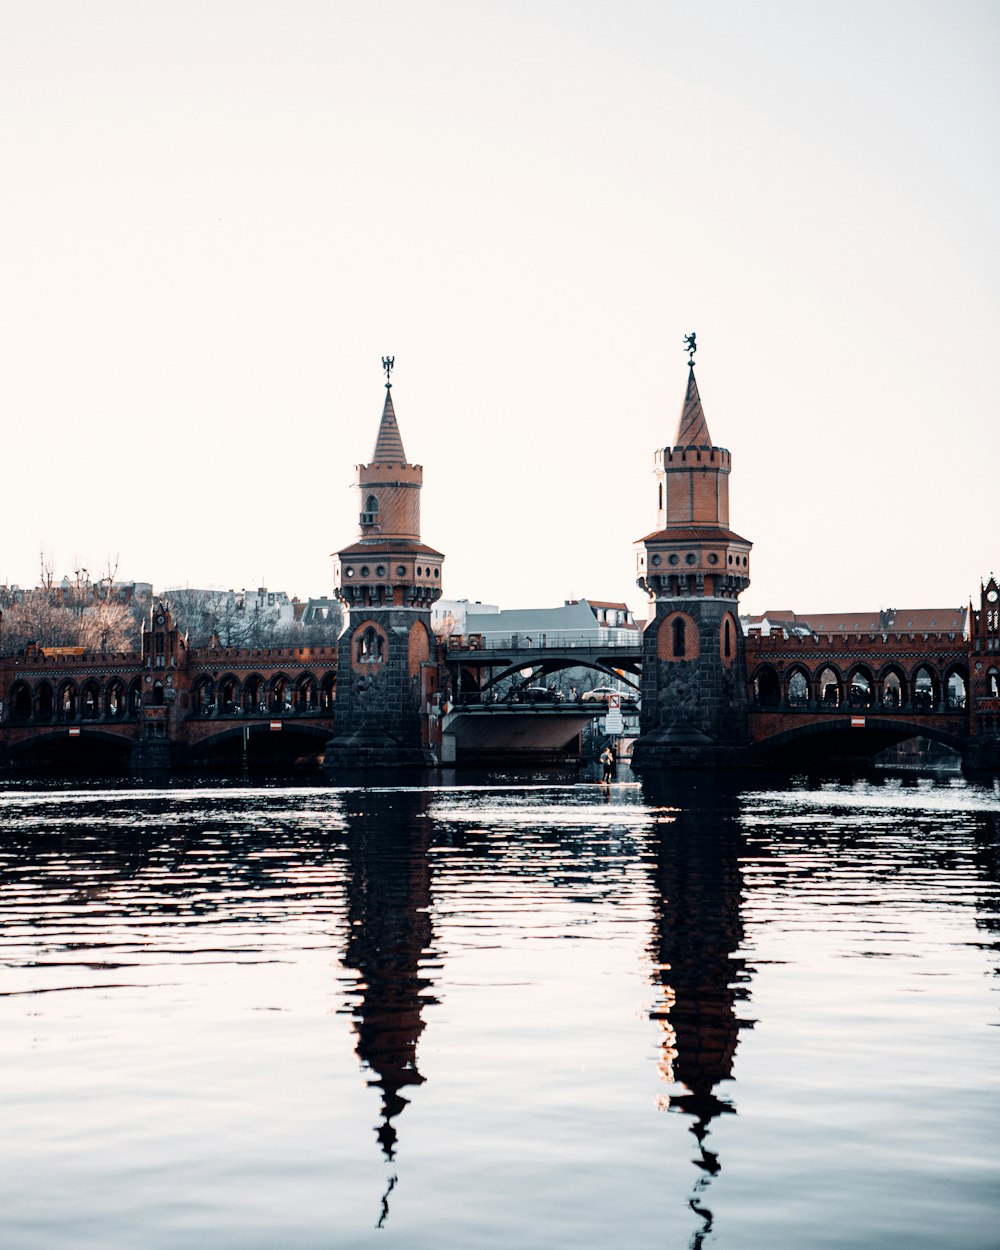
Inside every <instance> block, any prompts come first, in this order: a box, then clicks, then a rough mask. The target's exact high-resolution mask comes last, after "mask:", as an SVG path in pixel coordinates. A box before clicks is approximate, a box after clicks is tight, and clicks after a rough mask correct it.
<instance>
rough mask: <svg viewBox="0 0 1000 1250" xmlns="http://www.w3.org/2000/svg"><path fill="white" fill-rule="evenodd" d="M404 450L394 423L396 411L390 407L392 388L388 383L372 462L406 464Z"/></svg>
mask: <svg viewBox="0 0 1000 1250" xmlns="http://www.w3.org/2000/svg"><path fill="white" fill-rule="evenodd" d="M406 463H407V459H406V452H405V451H404V450H403V440H402V439H401V438H400V436H399V426H398V425H397V424H396V413H395V411H394V410H393V407H392V390H391V388H390V386H389V384H388V383H386V388H385V407H384V408H383V409H382V421H381V424H380V425H379V427H378V438H377V439H376V440H375V454H374V455H373V456H372V464H406Z"/></svg>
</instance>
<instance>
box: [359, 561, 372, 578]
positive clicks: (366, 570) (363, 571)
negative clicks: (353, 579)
mask: <svg viewBox="0 0 1000 1250" xmlns="http://www.w3.org/2000/svg"><path fill="white" fill-rule="evenodd" d="M370 572H371V569H370V568H369V567H368V565H367V564H362V566H361V576H362V577H367V576H368V574H369V573H370Z"/></svg>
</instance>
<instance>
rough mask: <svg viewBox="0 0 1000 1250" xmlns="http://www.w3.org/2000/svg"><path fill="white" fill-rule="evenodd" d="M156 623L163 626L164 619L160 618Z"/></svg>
mask: <svg viewBox="0 0 1000 1250" xmlns="http://www.w3.org/2000/svg"><path fill="white" fill-rule="evenodd" d="M156 623H157V625H162V624H163V617H162V616H158V617H157V618H156Z"/></svg>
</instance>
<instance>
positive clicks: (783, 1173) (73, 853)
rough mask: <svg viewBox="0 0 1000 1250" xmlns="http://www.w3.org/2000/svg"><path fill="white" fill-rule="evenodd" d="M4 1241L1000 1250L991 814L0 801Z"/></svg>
mask: <svg viewBox="0 0 1000 1250" xmlns="http://www.w3.org/2000/svg"><path fill="white" fill-rule="evenodd" d="M0 922H2V939H3V944H2V964H3V971H2V978H0V1107H2V1114H3V1133H2V1140H0V1245H2V1246H3V1247H5V1248H6V1250H22V1248H23V1250H29V1248H30V1250H85V1248H90V1247H93V1248H95V1250H96V1248H98V1247H99V1248H100V1250H174V1248H180V1247H183V1248H184V1250H189V1248H193V1247H199V1248H200V1247H211V1248H212V1250H236V1248H239V1250H256V1248H258V1247H259V1248H261V1250H264V1248H267V1250H271V1248H281V1250H285V1248H295V1250H298V1248H302V1250H306V1248H309V1250H311V1248H313V1247H325V1248H329V1247H335V1248H339V1247H355V1246H357V1247H368V1246H388V1245H398V1246H401V1247H406V1248H407V1250H422V1248H425V1247H426V1248H432V1250H442V1248H445V1247H448V1248H450V1247H463V1248H464V1247H504V1248H505V1250H507V1248H513V1247H516V1248H518V1250H532V1248H534V1247H539V1248H541V1247H560V1248H561V1247H602V1248H603V1247H642V1248H645V1247H665V1248H668V1250H669V1248H673V1247H692V1246H701V1245H704V1246H706V1247H707V1246H717V1247H726V1248H732V1250H754V1248H756V1247H767V1248H768V1250H771V1248H773V1247H777V1246H788V1247H794V1248H796V1250H812V1248H814V1247H816V1248H819V1247H878V1248H879V1250H885V1248H895V1247H900V1248H901V1250H902V1248H903V1247H905V1248H906V1250H922V1248H927V1250H931V1248H933V1250H940V1248H941V1247H952V1246H954V1247H963V1248H964V1250H985V1248H987V1247H991V1248H995V1247H997V1246H998V1244H1000V1233H998V1230H1000V1164H998V1156H1000V1081H998V1076H1000V1028H998V1025H1000V995H998V989H1000V975H998V972H1000V968H998V964H1000V950H998V944H1000V790H998V789H997V788H996V787H995V786H989V785H986V786H981V785H975V784H972V783H970V782H967V781H963V780H960V779H956V778H949V779H947V780H937V781H935V780H931V779H908V780H906V781H884V782H881V783H880V782H872V781H864V782H856V783H850V784H839V783H832V782H827V783H813V782H809V781H806V780H785V781H781V782H762V781H761V780H759V779H758V780H755V781H753V782H751V783H748V784H746V785H740V784H738V783H735V782H727V783H725V784H723V783H720V782H719V781H718V780H715V779H711V778H701V779H699V780H691V779H688V780H684V779H677V780H674V781H670V782H665V783H663V784H660V785H658V786H642V787H640V786H638V785H634V786H625V785H623V786H619V787H615V788H614V789H613V790H612V791H611V792H610V794H606V793H605V792H603V791H602V790H601V789H600V788H599V787H596V786H575V785H572V784H566V783H556V784H546V783H537V784H535V783H531V784H527V783H523V782H518V781H516V780H510V781H509V782H508V781H504V780H502V779H501V780H498V781H494V782H493V783H492V785H489V786H478V785H471V784H463V783H462V782H461V778H459V784H457V785H454V786H427V787H424V788H402V787H400V788H393V787H385V788H370V789H360V788H356V789H353V788H343V789H337V788H249V787H247V788H242V789H240V788H228V789H220V788H211V787H205V788H200V789H182V788H175V789H170V790H142V789H138V788H129V787H126V786H123V787H122V788H119V789H108V790H101V791H98V790H86V789H77V790H69V789H65V790H58V789H46V790H34V791H33V790H27V789H20V788H17V787H13V786H7V787H5V788H0Z"/></svg>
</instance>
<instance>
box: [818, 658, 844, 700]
mask: <svg viewBox="0 0 1000 1250" xmlns="http://www.w3.org/2000/svg"><path fill="white" fill-rule="evenodd" d="M818 685H819V701H820V703H821V704H822V706H823V707H840V705H841V703H842V702H843V696H842V693H841V689H840V678H839V677H838V676H837V674H836V672H835V671H834V670H833V669H832V668H830V667H829V665H827V667H826V668H824V669H823V671H822V672H821V673H820V675H819V683H818Z"/></svg>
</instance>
